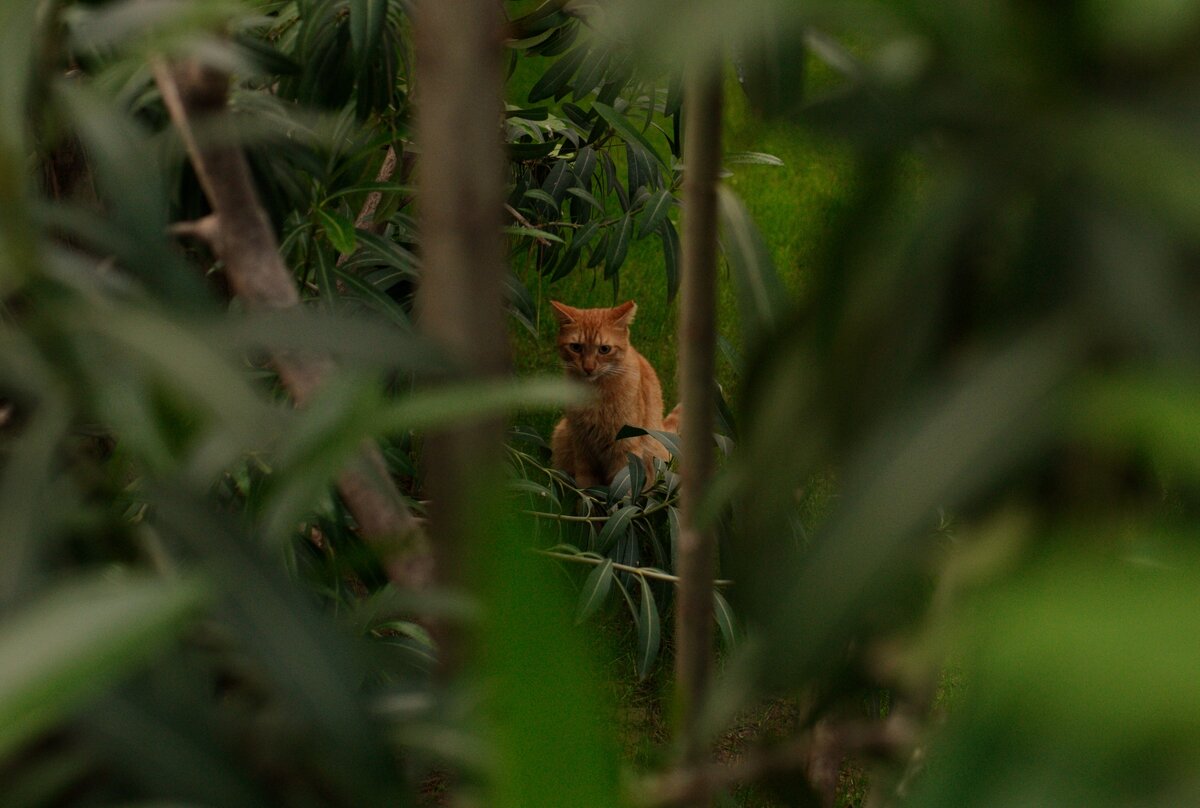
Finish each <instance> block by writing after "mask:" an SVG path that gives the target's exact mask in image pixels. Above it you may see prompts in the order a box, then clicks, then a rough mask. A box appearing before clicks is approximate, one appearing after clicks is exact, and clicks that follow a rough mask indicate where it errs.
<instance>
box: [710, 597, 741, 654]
mask: <svg viewBox="0 0 1200 808" xmlns="http://www.w3.org/2000/svg"><path fill="white" fill-rule="evenodd" d="M713 616H714V617H715V618H716V620H717V629H718V631H720V633H721V641H722V642H724V643H725V648H726V649H730V648H733V647H734V646H735V645H736V644H737V640H738V631H737V618H735V617H734V615H733V609H732V608H730V606H729V601H727V600H725V596H724V595H722V594H721V593H720V591H718V590H716V589H714V590H713Z"/></svg>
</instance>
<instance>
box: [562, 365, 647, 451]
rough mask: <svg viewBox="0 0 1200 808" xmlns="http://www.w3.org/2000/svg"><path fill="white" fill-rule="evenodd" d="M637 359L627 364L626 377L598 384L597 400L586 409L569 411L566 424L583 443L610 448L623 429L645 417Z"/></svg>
mask: <svg viewBox="0 0 1200 808" xmlns="http://www.w3.org/2000/svg"><path fill="white" fill-rule="evenodd" d="M636 358H637V357H636V356H635V357H630V361H629V362H627V363H626V367H627V370H626V372H625V373H624V374H622V375H620V376H618V377H615V378H613V379H605V380H601V381H598V382H596V383H595V384H594V385H593V386H594V387H595V388H596V392H597V397H596V398H595V399H594V400H593V401H591V402H589V403H588V404H587V405H585V406H583V407H577V408H571V409H569V410H568V411H567V413H566V415H567V420H568V421H569V422H570V423H571V427H572V429H573V430H574V431H575V432H576V434H577V436H578V437H579V438H580V439H582V442H584V443H586V444H590V445H592V446H606V447H607V446H611V445H612V442H613V439H614V438H615V437H616V434H617V432H619V431H620V429H621V427H623V426H625V425H626V424H629V423H637V422H638V421H639V420H640V417H641V416H642V413H641V410H642V407H640V406H639V404H640V402H639V401H638V398H639V396H638V389H639V387H640V386H641V373H640V368H639V367H638V362H637V361H635V360H636Z"/></svg>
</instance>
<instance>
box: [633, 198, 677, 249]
mask: <svg viewBox="0 0 1200 808" xmlns="http://www.w3.org/2000/svg"><path fill="white" fill-rule="evenodd" d="M674 204H675V198H674V197H673V196H671V192H670V191H669V190H668V189H666V188H663V189H661V190H658V191H655V192H654V193H653V194H651V195H650V198H649V199H648V200H646V205H645V207H644V208H643V209H642V224H641V226H640V227H639V228H638V238H642V237H643V236H646V235H648V234H649V233H653V232H654V231H655V230H657V229H658V227H659V225H660V224H661V223H662V222H663V221H664V220H665V219H666V218H667V213H669V212H670V210H671V207H672V206H673V205H674Z"/></svg>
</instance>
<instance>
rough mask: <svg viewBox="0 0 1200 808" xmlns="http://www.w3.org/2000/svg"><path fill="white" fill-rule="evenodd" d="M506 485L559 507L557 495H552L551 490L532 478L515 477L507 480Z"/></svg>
mask: <svg viewBox="0 0 1200 808" xmlns="http://www.w3.org/2000/svg"><path fill="white" fill-rule="evenodd" d="M508 487H509V489H510V490H512V491H519V492H521V493H524V494H531V495H533V496H535V497H537V498H538V499H539V500H542V501H544V502H548V503H550V505H551V506H552V507H553V508H555V509H557V508H558V507H559V502H558V497H556V496H555V495H554V492H553V491H551V490H550V489H549V488H547V487H546V486H544V485H542V484H541V483H536V482H534V481H533V480H523V479H516V480H509V481H508Z"/></svg>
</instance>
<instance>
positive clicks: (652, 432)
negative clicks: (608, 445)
mask: <svg viewBox="0 0 1200 808" xmlns="http://www.w3.org/2000/svg"><path fill="white" fill-rule="evenodd" d="M642 435H649V436H650V437H652V438H654V439H655V440H657V441H658V442H659V443H661V444H662V445H663V446H664V447H665V448H666V450H667V451H668V452H670V453H671V455H672V456H674V457H677V458H678V457H680V456H681V453H680V443H679V436H678V435H676V434H675V433H674V432H663V431H661V430H658V429H642V428H641V427H640V426H630V425H629V424H626V425H625V426H623V427H621V431H619V432H618V433H617V440H621V439H622V438H636V437H640V436H642Z"/></svg>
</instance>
